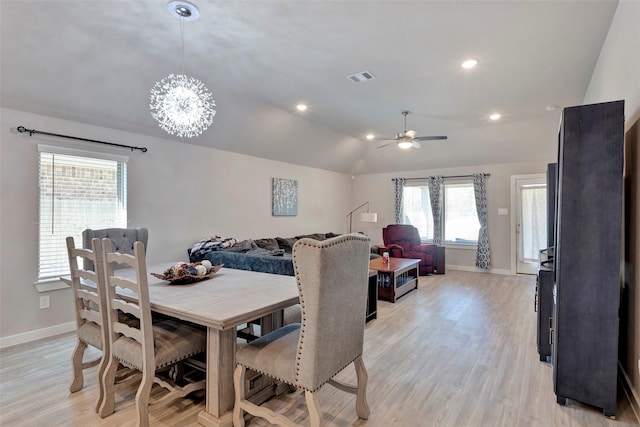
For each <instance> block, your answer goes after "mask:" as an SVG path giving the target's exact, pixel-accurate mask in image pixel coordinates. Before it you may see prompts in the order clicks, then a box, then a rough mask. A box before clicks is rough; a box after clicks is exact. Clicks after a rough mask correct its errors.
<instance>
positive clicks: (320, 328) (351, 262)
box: [233, 234, 371, 427]
mask: <svg viewBox="0 0 640 427" xmlns="http://www.w3.org/2000/svg"><path fill="white" fill-rule="evenodd" d="M370 246H371V241H370V240H369V238H368V237H366V236H363V235H354V234H350V235H342V236H338V237H335V238H332V239H328V240H324V241H317V240H312V239H308V238H305V239H300V240H299V241H298V242H296V244H295V246H294V248H293V264H294V269H295V275H296V281H297V283H298V292H299V294H300V304H301V307H302V324H299V323H293V324H289V325H286V326H284V327H282V328H280V329H277V330H275V331H273V332H271V333H268V334H266V335H264V336H262V337H260V338H258V339H257V340H255V341H252V342H251V343H248V344H246V345H240V346H239V347H238V350H237V353H236V361H237V366H236V369H235V372H234V385H235V396H236V397H235V406H234V410H233V425H234V426H235V427H242V426H244V423H245V420H244V412H245V411H246V412H248V413H250V414H251V415H254V416H257V417H261V418H265V419H266V420H268V421H269V422H271V423H275V424H279V425H282V426H297V424H295V423H294V422H293V421H291V420H290V419H288V418H286V417H285V416H284V415H283V414H282V413H281V412H282V411H279V412H275V411H273V410H271V409H268V408H266V407H262V406H258V405H256V404H254V403H252V402H250V401H249V400H246V399H245V386H246V385H245V374H246V370H247V369H252V370H255V371H258V372H261V373H263V374H266V375H268V376H270V377H272V378H275V379H277V380H279V381H282V382H284V383H287V384H289V385H291V386H293V387H295V388H297V389H298V391H299V392H300V393H302V391H304V395H305V400H306V402H307V407H308V410H309V418H310V420H311V426H312V427H317V426H319V425H320V424H321V419H322V414H321V412H320V410H319V408H318V402H317V398H316V392H317V391H318V390H319V389H320V388H321V387H322V386H323V385H324V384H326V383H329V384H331V385H333V386H335V387H336V388H338V389H340V390H343V391H346V392H349V393H353V394H355V395H356V413H357V415H358V417H360V418H363V419H367V418H368V416H369V406H368V404H367V400H366V388H367V371H366V368H365V365H364V362H363V360H362V351H363V342H364V325H365V308H366V307H365V306H366V300H367V286H366V285H367V278H368V274H369V250H370V249H369V248H370ZM351 363H353V364H354V365H355V371H356V377H357V385H356V386H353V385H347V384H343V383H341V382H338V381H337V380H334V379H333V377H334V376H335V375H336V374H337V373H338V372H340V371H342V369H344V368H345V367H346V366H348V365H349V364H351ZM293 403H295V401H294V402H293ZM290 407H291V406H287V408H285V410H286V409H288V408H290Z"/></svg>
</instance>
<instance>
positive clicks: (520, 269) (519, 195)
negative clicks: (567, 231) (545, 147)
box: [516, 177, 547, 274]
mask: <svg viewBox="0 0 640 427" xmlns="http://www.w3.org/2000/svg"><path fill="white" fill-rule="evenodd" d="M546 247H547V183H546V179H545V178H544V177H540V178H524V179H517V180H516V273H518V274H537V273H538V268H539V265H538V263H539V260H540V258H539V257H540V250H542V249H545V248H546Z"/></svg>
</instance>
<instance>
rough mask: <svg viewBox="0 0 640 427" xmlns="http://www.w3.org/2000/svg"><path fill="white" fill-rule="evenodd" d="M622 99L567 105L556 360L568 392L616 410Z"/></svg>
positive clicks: (560, 390) (558, 384) (561, 386)
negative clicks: (576, 105)
mask: <svg viewBox="0 0 640 427" xmlns="http://www.w3.org/2000/svg"><path fill="white" fill-rule="evenodd" d="M623 138H624V101H615V102H607V103H602V104H593V105H584V106H579V107H571V108H565V109H564V111H563V115H562V122H561V126H560V133H559V147H558V186H557V212H556V235H555V257H554V278H555V285H554V289H553V297H554V304H553V322H552V323H553V324H552V328H553V332H552V335H553V336H552V341H553V343H552V350H551V351H552V354H551V363H552V371H553V380H554V390H555V393H556V396H557V401H558V403H559V404H566V403H567V399H572V400H576V401H578V402H582V403H586V404H588V405H592V406H595V407H598V408H602V409H603V412H604V415H605V416H610V417H611V416H615V411H616V373H617V360H618V309H619V305H620V286H621V272H620V260H621V244H622V242H621V239H622V183H623V182H622V181H623V148H624V145H623V143H624V141H623Z"/></svg>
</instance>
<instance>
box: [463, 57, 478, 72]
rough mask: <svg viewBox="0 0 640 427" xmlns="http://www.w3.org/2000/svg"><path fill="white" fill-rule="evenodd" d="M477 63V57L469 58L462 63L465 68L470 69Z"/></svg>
mask: <svg viewBox="0 0 640 427" xmlns="http://www.w3.org/2000/svg"><path fill="white" fill-rule="evenodd" d="M476 65H478V60H476V59H467V60H466V61H464V62H463V63H462V68H465V69H467V70H468V69H471V68H473V67H475V66H476Z"/></svg>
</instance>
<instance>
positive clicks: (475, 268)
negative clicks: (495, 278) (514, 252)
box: [445, 264, 515, 276]
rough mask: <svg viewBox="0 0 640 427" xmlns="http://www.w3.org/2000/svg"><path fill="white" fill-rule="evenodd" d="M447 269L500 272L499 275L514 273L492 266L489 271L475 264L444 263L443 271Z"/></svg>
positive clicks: (511, 274)
mask: <svg viewBox="0 0 640 427" xmlns="http://www.w3.org/2000/svg"><path fill="white" fill-rule="evenodd" d="M447 270H460V271H473V272H476V273H490V274H500V275H503V276H515V274H513V273H512V272H511V271H510V270H504V269H497V268H492V269H490V270H489V271H487V270H483V269H482V268H478V267H475V266H474V267H471V266H468V265H449V264H446V265H445V271H447ZM445 274H446V273H445Z"/></svg>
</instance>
